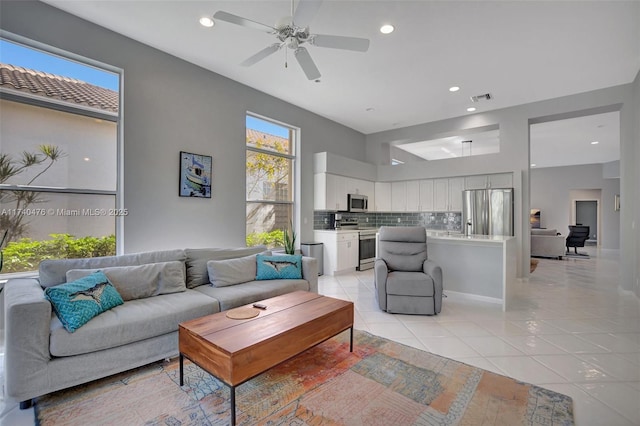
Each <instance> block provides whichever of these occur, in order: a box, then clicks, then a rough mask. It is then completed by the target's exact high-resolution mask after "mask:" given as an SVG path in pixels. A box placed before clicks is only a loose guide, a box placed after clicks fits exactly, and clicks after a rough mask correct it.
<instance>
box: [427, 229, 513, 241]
mask: <svg viewBox="0 0 640 426" xmlns="http://www.w3.org/2000/svg"><path fill="white" fill-rule="evenodd" d="M427 238H430V239H434V240H453V241H482V242H500V243H501V242H503V241H507V240H510V239H512V238H514V237H512V236H508V235H469V236H466V235H463V234H462V233H457V232H446V231H429V230H428V229H427Z"/></svg>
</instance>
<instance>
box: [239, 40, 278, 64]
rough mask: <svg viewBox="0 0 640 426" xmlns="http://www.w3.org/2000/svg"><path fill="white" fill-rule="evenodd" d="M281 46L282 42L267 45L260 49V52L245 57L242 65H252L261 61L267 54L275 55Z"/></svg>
mask: <svg viewBox="0 0 640 426" xmlns="http://www.w3.org/2000/svg"><path fill="white" fill-rule="evenodd" d="M280 47H282V45H281V44H280V43H275V44H272V45H271V46H267V47H265V48H264V49H262V50H261V51H259V52H258V53H256V54H255V55H253V56H251V57H249V58H247V59H245V60H244V62H242V63H241V64H240V65H242V66H243V67H250V66H251V65H253V64H255V63H257V62H260V61H261V60H263V59H264V58H266V57H267V56H269V55H273V54H274V53H276V52H277V51H278V50H280Z"/></svg>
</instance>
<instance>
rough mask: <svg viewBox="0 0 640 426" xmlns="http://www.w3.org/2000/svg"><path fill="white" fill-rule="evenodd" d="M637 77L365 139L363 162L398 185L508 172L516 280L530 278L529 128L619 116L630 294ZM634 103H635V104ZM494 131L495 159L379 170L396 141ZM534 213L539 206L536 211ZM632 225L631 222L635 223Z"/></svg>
mask: <svg viewBox="0 0 640 426" xmlns="http://www.w3.org/2000/svg"><path fill="white" fill-rule="evenodd" d="M639 84H640V83H639V82H638V77H636V81H635V82H634V83H630V84H625V85H621V86H615V87H610V88H606V89H600V90H594V91H591V92H586V93H580V94H576V95H571V96H564V97H560V98H555V99H549V100H546V101H540V102H534V103H530V104H525V105H519V106H515V107H512V108H505V109H501V110H495V111H488V112H484V113H476V114H471V115H465V116H463V117H457V118H452V119H448V120H441V121H435V122H431V123H424V124H420V125H416V126H411V127H406V128H402V129H394V130H390V131H386V132H379V133H374V134H371V135H367V161H369V162H372V163H375V164H381V166H379V167H378V179H380V180H396V179H398V180H402V179H419V178H421V177H426V178H429V177H438V176H460V175H467V174H484V173H498V172H509V171H511V172H513V174H514V188H515V216H516V217H515V220H514V222H515V234H516V235H515V236H516V239H517V243H518V272H517V273H518V276H519V277H526V276H528V274H529V256H530V253H531V248H530V241H529V233H530V230H529V212H530V203H529V197H530V192H529V189H530V174H529V164H530V162H529V158H530V156H529V125H530V124H535V123H542V122H547V121H553V120H559V119H565V118H571V117H577V116H583V115H590V114H598V113H603V112H609V111H620V144H621V162H620V173H621V174H620V176H621V180H620V182H621V184H620V185H621V189H620V194H621V200H628V203H626V204H625V203H622V211H621V212H620V249H621V250H620V258H621V274H620V286H621V287H622V288H623V289H625V290H636V291H637V292H638V293H640V290H638V289H635V288H634V286H635V283H636V282H637V281H638V277H640V271H639V270H638V269H639V268H638V267H637V266H636V259H638V258H639V257H640V237H639V236H638V234H639V232H638V227H640V220H639V216H640V212H638V210H639V208H640V206H639V203H638V201H637V200H635V199H636V198H638V197H637V196H636V194H637V191H638V187H639V179H638V177H639V174H638V171H637V169H638V168H637V167H636V164H639V163H638V158H639V157H640V153H638V152H637V151H638V148H637V146H638V144H639V139H640V130H639V129H638V126H637V125H636V124H635V123H637V121H638V115H639V106H638V105H639V104H640V101H638V99H637V98H638V92H639V91H640V89H638V85H639ZM634 102H635V103H634ZM491 125H498V127H499V129H500V153H498V154H488V155H483V156H476V157H464V158H452V159H448V160H439V161H432V162H429V163H422V164H421V163H412V164H403V165H399V166H384V165H382V164H385V157H384V146H385V145H386V144H389V143H393V142H396V141H418V140H425V139H433V138H437V137H441V136H447V135H450V134H451V132H454V131H457V130H464V129H471V128H476V127H482V126H491ZM535 207H538V206H535ZM634 220H635V222H634Z"/></svg>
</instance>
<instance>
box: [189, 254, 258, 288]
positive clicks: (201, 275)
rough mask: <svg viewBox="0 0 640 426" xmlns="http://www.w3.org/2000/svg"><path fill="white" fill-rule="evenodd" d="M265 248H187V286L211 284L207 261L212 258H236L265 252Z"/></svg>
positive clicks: (194, 286)
mask: <svg viewBox="0 0 640 426" xmlns="http://www.w3.org/2000/svg"><path fill="white" fill-rule="evenodd" d="M265 250H266V247H265V246H256V247H240V248H205V249H185V253H186V254H187V261H186V265H187V288H196V287H198V286H199V285H203V284H209V273H208V271H207V262H208V261H210V260H226V259H236V258H238V257H243V256H249V255H252V254H257V253H260V252H264V251H265Z"/></svg>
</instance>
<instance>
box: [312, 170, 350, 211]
mask: <svg viewBox="0 0 640 426" xmlns="http://www.w3.org/2000/svg"><path fill="white" fill-rule="evenodd" d="M348 179H350V178H347V177H344V176H338V175H334V174H331V173H316V174H315V175H314V193H313V208H314V209H315V210H330V211H333V210H347V194H348V192H347V191H348V184H349V183H348Z"/></svg>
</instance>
